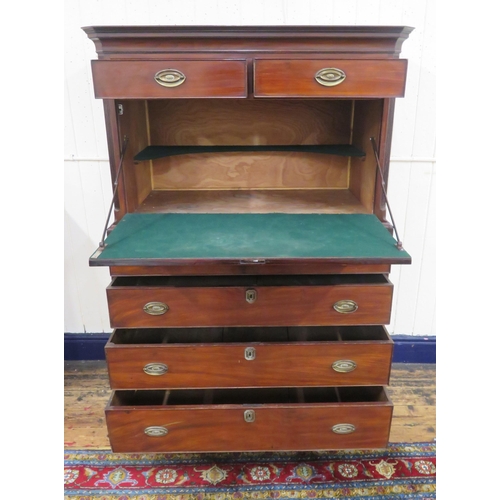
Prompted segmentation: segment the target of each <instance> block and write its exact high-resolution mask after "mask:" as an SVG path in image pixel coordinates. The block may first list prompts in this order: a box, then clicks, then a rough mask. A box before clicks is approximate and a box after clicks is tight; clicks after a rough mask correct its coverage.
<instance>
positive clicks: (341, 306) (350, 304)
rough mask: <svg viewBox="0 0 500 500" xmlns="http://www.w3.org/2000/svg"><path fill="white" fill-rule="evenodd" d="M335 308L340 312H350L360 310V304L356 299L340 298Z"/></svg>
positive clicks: (334, 305)
mask: <svg viewBox="0 0 500 500" xmlns="http://www.w3.org/2000/svg"><path fill="white" fill-rule="evenodd" d="M333 309H334V310H335V311H337V312H338V313H340V314H350V313H353V312H356V311H357V310H358V304H356V302H354V300H348V299H345V300H339V301H338V302H335V304H333Z"/></svg>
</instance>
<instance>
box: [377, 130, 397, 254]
mask: <svg viewBox="0 0 500 500" xmlns="http://www.w3.org/2000/svg"><path fill="white" fill-rule="evenodd" d="M370 142H371V143H372V147H373V154H374V155H375V160H376V162H377V169H378V173H379V176H380V185H381V186H382V191H383V193H384V198H385V203H386V205H387V210H388V211H389V215H390V217H391V222H392V227H393V228H394V233H395V234H396V240H397V243H396V247H397V248H398V250H403V242H402V241H401V240H400V239H399V234H398V230H397V229H396V223H395V222H394V217H393V216H392V210H391V206H390V205H389V198H388V197H387V189H386V185H385V180H384V175H383V173H382V167H381V166H380V160H379V157H378V152H377V143H376V142H375V138H374V137H370Z"/></svg>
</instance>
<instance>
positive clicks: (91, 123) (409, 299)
mask: <svg viewBox="0 0 500 500" xmlns="http://www.w3.org/2000/svg"><path fill="white" fill-rule="evenodd" d="M106 24H110V25H134V24H138V25H141V24H142V25H148V24H160V25H161V24H164V25H193V24H194V25H196V24H198V25H201V24H207V25H240V24H241V25H259V24H267V25H283V24H286V25H303V24H310V25H363V24H365V25H407V26H412V27H414V28H415V30H414V31H413V32H412V33H411V34H410V37H409V39H408V40H406V42H404V44H403V51H402V54H401V57H402V58H406V59H408V60H409V65H408V77H407V86H406V97H405V98H404V99H398V100H397V103H396V114H395V122H394V134H393V146H392V154H391V170H390V177H389V200H390V203H391V208H392V211H393V214H394V217H395V219H396V225H397V228H398V231H399V233H400V236H401V239H402V240H403V243H404V246H405V249H406V250H407V251H408V252H409V253H410V254H411V256H412V258H413V264H412V265H411V266H402V267H401V268H398V267H396V266H394V268H393V272H392V274H391V281H392V282H393V283H394V285H395V293H394V302H393V313H392V323H391V325H389V331H390V333H393V334H406V335H408V334H411V335H425V336H433V335H436V328H435V173H436V170H435V168H436V167H435V59H434V43H435V40H434V36H435V18H434V2H433V0H350V1H346V0H333V1H311V2H307V1H304V0H301V1H299V0H290V1H284V0H283V1H273V0H253V1H251V2H249V1H248V0H233V1H223V0H170V1H168V2H166V1H164V2H155V1H153V0H149V1H146V0H142V1H140V0H115V1H106V2H103V1H100V0H71V1H67V2H66V10H65V88H64V91H65V109H64V112H65V164H64V168H65V170H64V174H65V187H64V192H65V277H64V279H65V325H64V328H65V331H66V332H72V333H77V332H93V333H94V332H109V331H110V327H109V321H108V313H107V305H106V297H105V287H106V286H107V284H108V283H109V273H108V270H107V268H106V269H103V268H89V267H88V258H89V256H90V255H91V253H92V252H93V251H94V250H95V249H96V247H97V245H98V242H99V241H100V238H101V233H102V230H103V225H104V222H105V219H106V215H107V210H108V207H109V203H110V200H111V183H110V178H109V165H108V162H107V148H106V134H105V128H104V115H103V110H102V101H100V100H97V99H94V97H93V91H92V80H91V73H90V60H91V59H94V58H95V57H96V56H95V48H94V44H93V43H92V42H91V41H90V40H89V39H88V38H87V36H86V35H85V33H84V32H83V31H82V30H81V27H82V26H88V25H106Z"/></svg>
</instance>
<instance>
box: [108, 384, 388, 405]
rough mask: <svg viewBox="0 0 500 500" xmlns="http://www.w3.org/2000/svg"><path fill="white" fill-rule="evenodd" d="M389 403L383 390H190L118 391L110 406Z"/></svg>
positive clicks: (372, 388)
mask: <svg viewBox="0 0 500 500" xmlns="http://www.w3.org/2000/svg"><path fill="white" fill-rule="evenodd" d="M386 401H388V398H387V395H386V393H385V390H384V388H383V387H374V386H369V387H341V388H338V387H308V388H290V389H286V388H280V389H189V390H183V389H179V390H167V391H157V390H137V391H115V392H114V394H113V396H112V398H111V401H110V407H123V406H181V405H262V404H267V405H272V404H300V403H361V402H362V403H377V402H386Z"/></svg>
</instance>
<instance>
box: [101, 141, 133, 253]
mask: <svg viewBox="0 0 500 500" xmlns="http://www.w3.org/2000/svg"><path fill="white" fill-rule="evenodd" d="M127 146H128V137H127V136H126V135H125V136H124V137H123V144H122V149H121V151H120V163H119V164H118V171H117V172H116V177H115V182H114V183H113V186H114V188H113V197H112V198H111V205H110V207H109V211H108V217H107V219H106V223H105V224H104V231H103V232H102V238H101V241H100V243H99V250H102V249H103V248H104V247H105V246H106V244H105V243H104V239H105V238H106V231H107V229H108V225H109V219H110V218H111V212H112V211H113V205H114V203H115V198H116V192H117V191H118V182H119V180H120V175H121V173H122V167H123V159H124V158H125V152H126V151H127Z"/></svg>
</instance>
